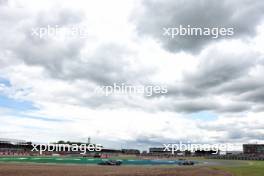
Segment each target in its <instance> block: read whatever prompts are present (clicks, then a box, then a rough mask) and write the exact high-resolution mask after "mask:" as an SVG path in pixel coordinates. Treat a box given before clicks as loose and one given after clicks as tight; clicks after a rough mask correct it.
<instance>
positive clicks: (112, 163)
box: [98, 160, 122, 166]
mask: <svg viewBox="0 0 264 176" xmlns="http://www.w3.org/2000/svg"><path fill="white" fill-rule="evenodd" d="M121 164H122V162H121V161H118V160H104V161H102V162H100V163H98V165H105V166H106V165H108V166H120V165H121Z"/></svg>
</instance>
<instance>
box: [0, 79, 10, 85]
mask: <svg viewBox="0 0 264 176" xmlns="http://www.w3.org/2000/svg"><path fill="white" fill-rule="evenodd" d="M0 84H4V85H5V86H7V87H10V86H11V83H10V81H9V80H7V79H5V78H2V77H0Z"/></svg>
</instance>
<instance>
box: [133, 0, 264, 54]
mask: <svg viewBox="0 0 264 176" xmlns="http://www.w3.org/2000/svg"><path fill="white" fill-rule="evenodd" d="M142 6H143V7H142V8H140V10H136V12H135V15H133V17H134V16H136V19H135V21H136V25H137V30H138V33H139V35H147V36H151V37H153V38H155V39H157V40H158V41H159V42H161V44H162V45H163V46H164V48H165V49H167V50H169V51H171V52H178V51H187V52H192V53H198V52H200V51H201V50H202V49H203V48H205V46H206V45H208V44H209V43H211V42H214V41H217V40H216V39H212V37H211V36H201V37H198V36H194V37H193V36H177V37H175V38H174V39H171V38H168V37H164V36H163V32H164V31H163V28H169V27H179V25H183V26H185V27H186V26H187V25H190V26H192V27H201V28H204V27H209V28H214V27H220V28H221V27H225V28H234V33H235V34H234V36H232V37H230V36H229V37H228V38H241V37H242V38H243V37H250V36H253V35H254V34H255V27H256V26H257V25H258V24H259V23H260V20H261V19H262V16H263V14H264V12H263V8H264V2H263V1H259V0H253V1H248V0H242V1H238V0H235V1H228V0H223V1H218V0H187V1H182V0H176V1H175V0H156V1H151V0H144V1H143V3H142ZM137 13H139V14H140V15H137Z"/></svg>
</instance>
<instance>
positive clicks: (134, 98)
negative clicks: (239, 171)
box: [0, 0, 264, 148]
mask: <svg viewBox="0 0 264 176" xmlns="http://www.w3.org/2000/svg"><path fill="white" fill-rule="evenodd" d="M263 9H264V1H262V0H251V1H249V0H223V1H219V0H187V1H182V0H112V1H107V0H96V1H92V0H90V1H89V0H86V1H84V0H83V1H81V0H75V1H66V0H65V1H63V0H38V1H35V0H0V121H1V122H0V138H15V139H25V140H31V141H36V142H49V141H50V142H54V141H57V140H61V139H62V140H74V141H85V140H86V138H87V137H88V136H90V137H91V138H92V142H97V143H102V144H103V145H105V146H106V147H115V148H120V147H130V148H131V147H138V148H147V147H149V146H154V145H159V144H162V143H175V142H176V141H180V140H181V141H191V142H200V143H201V142H204V143H220V142H233V143H255V142H259V143H260V142H264V119H263V118H264V77H263V75H264V45H263V42H264V10H263ZM48 25H50V26H56V25H57V26H59V27H64V28H70V27H71V26H82V27H83V28H84V27H85V29H86V32H87V35H86V36H85V37H79V36H75V37H71V38H63V37H62V38H60V37H57V36H48V37H43V38H40V37H38V36H35V35H32V29H37V28H40V27H47V26H48ZM179 25H192V26H200V27H211V28H212V27H231V28H234V35H233V36H229V37H220V38H218V39H214V38H212V37H195V36H194V37H179V38H175V39H168V38H167V37H164V35H163V32H164V31H163V28H164V27H165V28H168V27H175V26H179ZM113 83H118V84H121V83H125V84H129V85H143V86H146V85H158V86H166V87H167V88H168V93H167V94H162V95H153V96H151V97H146V96H143V95H139V94H129V95H119V94H113V95H110V96H105V95H102V94H97V93H95V92H94V89H95V88H96V87H98V86H103V85H112V84H113Z"/></svg>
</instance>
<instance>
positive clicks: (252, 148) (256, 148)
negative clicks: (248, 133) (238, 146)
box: [243, 144, 264, 155]
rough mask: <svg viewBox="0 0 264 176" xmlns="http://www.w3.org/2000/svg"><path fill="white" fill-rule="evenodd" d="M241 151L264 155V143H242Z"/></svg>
mask: <svg viewBox="0 0 264 176" xmlns="http://www.w3.org/2000/svg"><path fill="white" fill-rule="evenodd" d="M243 153H244V154H249V155H250V154H252V155H264V144H243Z"/></svg>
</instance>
